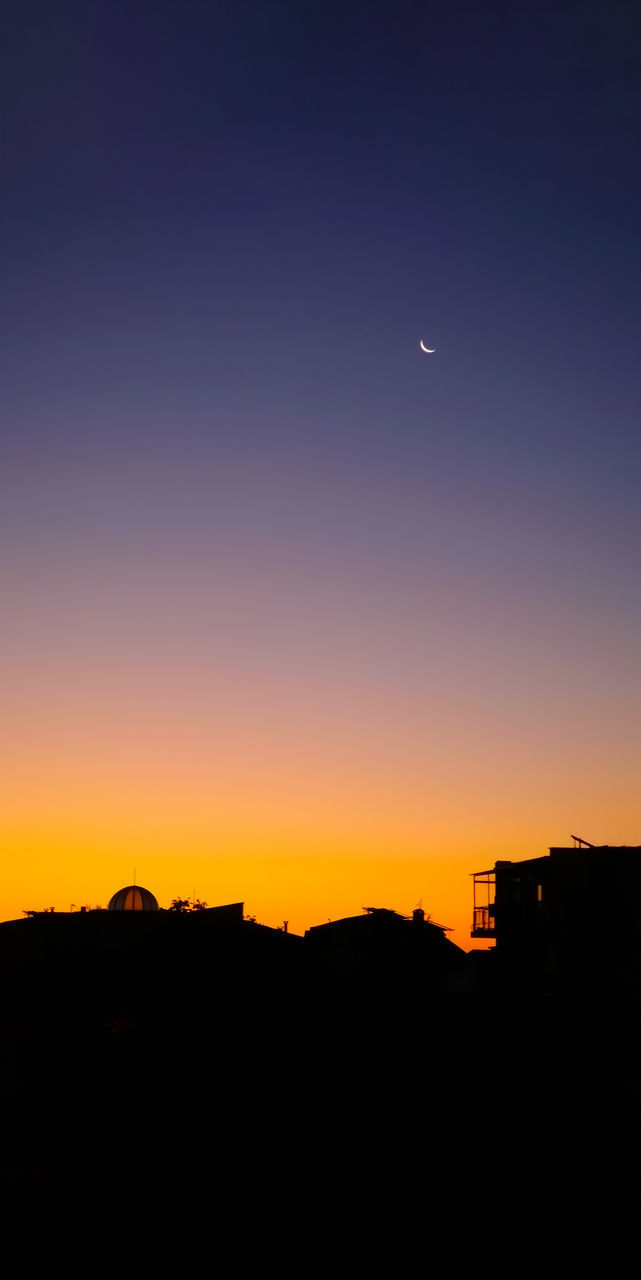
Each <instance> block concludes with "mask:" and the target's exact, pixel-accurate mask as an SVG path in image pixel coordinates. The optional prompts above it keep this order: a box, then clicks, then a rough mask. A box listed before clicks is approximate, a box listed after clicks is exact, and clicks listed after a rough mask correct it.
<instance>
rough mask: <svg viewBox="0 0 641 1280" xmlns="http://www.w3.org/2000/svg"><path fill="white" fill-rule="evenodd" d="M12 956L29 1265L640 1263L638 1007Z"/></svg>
mask: <svg viewBox="0 0 641 1280" xmlns="http://www.w3.org/2000/svg"><path fill="white" fill-rule="evenodd" d="M14 951H15V954H13V953H12V955H9V953H8V952H7V950H6V949H5V954H4V955H3V956H2V957H0V958H1V959H2V960H3V966H4V967H3V972H4V979H5V1000H4V1010H5V1012H4V1018H3V1035H2V1042H1V1051H2V1073H3V1089H2V1097H3V1114H2V1147H1V1164H0V1178H1V1183H0V1195H1V1198H2V1206H3V1216H4V1223H5V1225H4V1229H3V1255H4V1257H5V1259H7V1257H8V1255H9V1252H10V1251H13V1252H14V1253H15V1254H16V1255H17V1258H18V1265H19V1267H20V1272H21V1273H22V1274H34V1275H46V1274H48V1273H49V1272H50V1271H52V1270H53V1269H54V1267H57V1265H58V1264H59V1263H62V1265H63V1268H64V1270H65V1272H67V1273H70V1272H73V1273H74V1274H75V1273H76V1272H78V1273H82V1274H87V1275H97V1276H102V1275H114V1274H120V1275H123V1274H124V1275H129V1274H132V1275H133V1274H141V1273H142V1274H145V1275H146V1274H150V1275H173V1276H191V1275H199V1276H200V1275H207V1276H209V1275H212V1276H214V1275H216V1276H223V1277H224V1276H230V1277H233V1276H262V1275H268V1274H270V1273H271V1272H272V1271H280V1272H286V1273H288V1274H291V1273H298V1274H299V1275H301V1276H310V1275H314V1276H316V1275H323V1276H332V1277H334V1276H335V1277H352V1276H361V1275H362V1276H366V1275H370V1274H374V1273H376V1274H385V1275H388V1276H401V1275H405V1274H413V1275H421V1276H422V1275H425V1276H431V1275H440V1274H448V1275H458V1274H462V1273H464V1272H467V1273H469V1274H475V1275H481V1276H485V1275H494V1274H497V1273H498V1274H505V1275H511V1276H519V1275H536V1276H540V1275H544V1274H545V1273H546V1272H548V1271H550V1270H552V1269H554V1270H558V1269H560V1268H562V1269H563V1270H564V1271H566V1272H567V1274H569V1275H572V1274H575V1273H576V1272H577V1270H578V1269H580V1268H582V1267H584V1266H587V1265H588V1263H590V1262H591V1263H593V1264H596V1265H598V1266H599V1267H602V1269H603V1270H604V1271H607V1272H608V1273H610V1274H618V1273H619V1272H620V1271H621V1270H622V1265H621V1264H622V1262H623V1258H624V1257H625V1253H626V1250H627V1248H628V1247H629V1245H630V1244H634V1243H635V1233H636V1221H637V1203H638V1193H639V1168H638V1166H639V1152H640V1150H641V1145H640V1141H639V1140H640V1137H641V1125H640V1118H641V1101H640V1096H639V1070H638V1057H637V1051H636V1048H635V1047H634V1046H635V1040H636V1030H637V1022H638V1007H637V1002H636V1000H634V999H632V997H630V996H628V997H624V996H623V995H621V994H620V993H619V994H618V995H616V994H615V993H608V994H607V995H604V994H603V993H601V994H600V995H599V997H598V999H597V998H596V997H595V998H594V999H592V998H591V997H590V994H589V993H588V992H582V993H579V992H577V991H574V992H573V993H566V994H565V995H561V994H560V993H558V992H557V993H556V994H552V995H551V994H549V993H548V994H543V993H538V994H537V993H536V992H535V991H529V992H528V993H525V992H518V991H516V990H512V991H511V992H510V991H508V990H507V989H505V988H503V989H501V988H498V987H497V986H496V985H495V984H493V983H492V982H489V983H487V984H486V985H483V984H481V985H479V986H478V988H477V989H476V990H450V991H443V990H439V989H438V988H436V987H432V989H430V988H429V984H428V988H427V989H426V988H425V984H424V983H423V982H419V981H417V980H416V979H415V978H413V977H412V975H407V974H406V975H405V978H404V980H402V981H401V980H400V979H399V975H398V973H391V974H389V973H388V974H386V973H384V972H380V971H379V972H377V973H376V974H371V973H370V974H368V973H363V972H361V973H359V974H358V975H355V974H354V973H350V974H345V973H344V972H343V973H341V972H340V971H338V970H336V969H334V970H332V971H331V972H326V971H322V972H321V971H319V970H314V969H313V968H312V967H310V966H309V965H308V966H307V967H305V965H303V964H297V965H294V966H292V965H291V964H290V963H289V960H286V959H285V958H284V956H285V952H284V949H283V948H281V951H280V952H279V953H278V954H276V953H275V952H274V951H273V949H272V950H269V948H264V950H263V952H262V953H261V950H260V947H259V948H258V949H256V948H255V949H254V951H252V953H251V955H249V954H247V955H245V956H244V957H241V956H240V955H239V953H238V952H237V951H236V952H235V951H234V948H233V947H231V949H230V947H229V946H228V945H226V944H225V941H224V940H221V942H220V944H219V945H217V946H216V947H215V948H214V949H213V951H212V949H211V947H210V946H209V944H208V949H207V952H206V953H205V952H204V951H202V950H200V949H199V948H198V947H195V948H192V949H191V950H189V948H187V950H184V951H181V952H180V957H178V956H177V955H176V954H174V953H167V952H162V954H160V953H158V952H157V951H156V952H154V950H153V948H148V947H142V948H141V949H140V950H139V951H133V952H132V951H131V949H130V950H128V951H127V952H125V953H119V954H116V955H114V956H113V957H112V958H111V960H110V961H109V964H107V965H106V964H105V963H104V957H102V958H101V959H100V960H98V959H97V958H96V956H95V955H94V956H92V955H91V954H87V955H86V957H85V962H84V963H81V962H79V957H78V953H77V951H74V952H73V954H70V953H68V952H67V951H65V950H64V948H63V949H62V950H61V951H60V952H59V953H58V954H55V953H54V951H50V953H49V954H47V953H46V948H45V949H44V951H43V949H42V948H40V949H39V951H38V953H37V955H35V956H34V955H31V954H30V953H27V952H26V951H25V949H24V948H23V949H22V951H21V953H20V954H19V955H18V951H17V950H15V949H14Z"/></svg>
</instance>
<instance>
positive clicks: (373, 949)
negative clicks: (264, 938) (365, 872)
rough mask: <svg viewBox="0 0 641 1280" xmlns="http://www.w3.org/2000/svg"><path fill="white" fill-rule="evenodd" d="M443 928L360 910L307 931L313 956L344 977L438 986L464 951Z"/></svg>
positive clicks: (419, 914) (417, 916)
mask: <svg viewBox="0 0 641 1280" xmlns="http://www.w3.org/2000/svg"><path fill="white" fill-rule="evenodd" d="M446 933H447V930H446V928H445V926H444V925H440V924H436V923H435V922H434V921H432V920H429V919H426V918H425V912H424V911H423V910H422V909H421V908H420V907H418V908H417V909H416V910H415V911H414V912H413V914H412V916H403V915H400V914H399V912H397V911H390V910H389V909H387V908H386V907H365V909H364V914H363V915H359V916H347V917H346V918H345V919H343V920H331V921H328V922H327V924H319V925H315V926H313V928H311V929H308V930H307V932H306V933H305V942H306V944H307V947H308V948H309V950H310V952H311V953H312V955H313V956H314V957H315V958H316V959H317V960H318V961H320V962H322V963H324V964H329V965H330V966H331V968H333V969H334V971H337V970H338V971H339V972H343V973H345V974H346V975H352V976H356V975H358V976H362V977H365V976H367V975H371V976H372V977H373V978H376V979H378V980H380V979H382V978H388V979H390V980H392V981H397V980H404V981H406V980H408V979H409V978H410V977H411V978H412V979H415V980H416V981H418V982H419V983H420V982H426V983H428V984H429V983H430V982H432V983H434V984H436V985H440V984H441V983H442V982H444V981H446V980H447V979H448V978H449V977H451V976H452V974H453V973H455V972H457V971H459V970H460V968H461V967H462V966H464V965H465V961H466V955H465V952H464V951H462V950H461V949H460V947H457V946H456V945H455V943H453V942H451V941H450V939H449V938H448V937H446Z"/></svg>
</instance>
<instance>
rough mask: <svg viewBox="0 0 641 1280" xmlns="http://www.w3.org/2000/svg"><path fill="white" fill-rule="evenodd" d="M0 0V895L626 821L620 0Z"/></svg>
mask: <svg viewBox="0 0 641 1280" xmlns="http://www.w3.org/2000/svg"><path fill="white" fill-rule="evenodd" d="M2 22H3V32H2V40H1V44H2V53H1V55H0V58H1V62H2V66H1V67H0V72H1V75H0V79H1V81H2V84H3V86H4V88H3V94H4V97H5V102H4V106H3V112H2V115H3V118H4V122H5V123H4V138H3V160H2V172H3V181H2V191H3V195H2V288H1V303H0V306H1V323H2V348H3V366H4V368H3V378H2V381H3V392H2V399H3V402H4V411H3V415H2V417H3V424H4V425H3V427H2V436H1V441H2V448H1V459H2V481H1V494H0V528H1V531H2V538H1V541H0V557H1V559H0V580H1V588H2V603H3V610H2V613H3V621H2V640H1V700H2V743H1V748H0V752H1V758H0V779H1V781H0V790H1V793H2V799H1V804H0V847H1V849H2V854H3V864H4V866H5V871H4V873H3V879H2V892H1V894H0V916H2V917H3V918H7V917H12V916H16V915H19V914H20V911H21V910H22V908H26V907H40V906H42V905H48V904H51V903H55V904H56V906H57V907H58V908H59V909H63V908H68V906H69V903H70V902H75V903H81V902H91V903H102V904H103V905H105V904H106V902H107V900H108V898H109V896H110V895H111V893H112V892H114V891H115V890H116V889H117V888H119V887H120V885H122V884H125V883H129V882H130V880H131V878H132V873H133V868H134V866H135V867H136V868H137V878H138V881H139V882H142V883H144V884H147V885H148V887H149V888H150V889H152V890H153V891H154V892H155V893H156V894H157V896H158V898H159V899H160V901H161V904H162V905H167V904H168V902H169V900H170V898H171V897H173V896H175V895H177V894H180V895H184V894H191V893H192V892H193V891H194V890H195V892H196V893H197V894H198V895H199V896H201V897H203V898H206V899H207V900H208V901H209V903H210V904H211V905H214V904H215V903H218V902H225V901H230V900H237V899H243V900H244V901H245V902H246V904H247V905H246V909H247V910H248V911H250V912H251V913H254V914H256V915H257V916H258V918H259V919H262V920H264V921H265V922H266V923H270V924H277V923H279V922H280V921H281V920H282V919H283V918H288V919H289V921H290V928H295V929H297V930H302V929H304V928H305V927H307V926H308V925H310V924H313V923H318V922H319V921H322V920H324V919H327V918H328V917H329V916H331V917H332V918H334V917H337V916H339V915H344V914H350V913H352V912H357V911H359V910H360V908H361V907H362V906H364V905H386V906H391V907H395V908H396V909H399V910H402V911H410V910H411V909H412V907H413V906H414V905H415V904H416V902H417V901H418V900H419V899H422V901H423V905H424V906H425V909H426V910H428V911H430V912H432V914H433V916H434V917H435V918H436V919H437V920H441V921H443V923H446V924H448V925H452V926H453V927H454V928H455V930H456V932H455V934H454V938H455V940H456V941H457V942H458V943H459V945H463V946H469V945H470V944H469V927H470V922H471V893H470V882H469V879H468V875H469V873H470V872H471V871H474V870H479V869H481V868H484V867H485V866H487V865H489V864H490V863H492V862H493V861H494V859H495V858H497V857H513V858H521V857H530V856H535V855H539V854H541V853H543V852H545V850H546V848H547V846H548V845H551V844H566V843H569V842H570V841H569V835H570V832H575V833H577V834H579V835H582V836H585V837H586V838H587V839H589V840H591V841H593V842H598V843H601V842H604V843H611V844H615V843H628V844H636V843H641V801H640V789H639V772H640V770H639V763H640V759H641V751H640V749H641V680H640V676H639V653H640V645H641V595H640V590H639V584H640V573H639V563H640V551H641V502H640V497H639V494H640V471H641V467H640V460H641V459H640V428H639V404H640V395H639V367H640V361H639V342H640V338H641V331H640V330H641V326H640V324H639V297H640V285H641V280H640V278H639V277H640V274H641V273H640V265H641V252H640V247H639V226H640V225H641V210H640V203H641V202H640V195H641V173H640V167H639V146H638V143H639V136H640V130H641V91H640V88H639V86H640V84H641V9H640V8H639V6H638V5H630V4H628V3H617V0H608V2H607V3H580V2H573V3H567V4H564V3H562V2H556V3H536V2H534V3H523V4H514V3H500V4H499V3H496V4H494V3H484V4H480V3H479V2H478V0H474V3H470V4H467V3H458V2H457V0H443V2H442V3H429V2H425V3H408V2H407V0H399V2H397V3H395V4H394V5H390V4H387V3H382V2H379V0H370V2H369V3H367V4H365V3H353V2H352V0H340V2H337V3H332V0H322V2H321V0H230V2H229V3H226V2H221V3H215V2H214V3H204V2H198V3H190V0H184V2H182V3H176V2H170V0H153V2H151V0H150V2H145V0H142V2H139V0H127V3H117V2H116V0H104V2H103V0H93V2H92V0H89V2H87V0H82V3H80V2H79V3H77V4H73V3H68V2H66V0H58V3H56V4H51V3H46V4H39V3H33V2H31V0H19V2H18V0H15V2H14V3H12V2H11V0H9V3H7V4H6V5H4V6H3V18H2ZM420 338H423V339H424V340H425V342H426V343H427V344H428V345H429V346H432V347H436V354H435V355H433V356H425V355H423V354H422V353H421V352H420V350H419V347H418V343H419V339H420Z"/></svg>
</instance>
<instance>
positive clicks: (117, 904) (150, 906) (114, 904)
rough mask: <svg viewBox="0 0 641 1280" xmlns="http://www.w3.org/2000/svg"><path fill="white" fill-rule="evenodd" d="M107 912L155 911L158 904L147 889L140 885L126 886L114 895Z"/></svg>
mask: <svg viewBox="0 0 641 1280" xmlns="http://www.w3.org/2000/svg"><path fill="white" fill-rule="evenodd" d="M107 910H108V911H157V910H158V903H157V901H156V899H155V898H154V895H153V893H150V892H149V889H143V887H142V885H140V884H128V885H126V887H125V888H124V889H119V890H118V892H117V893H114V896H113V898H111V900H110V902H109V906H108V907H107Z"/></svg>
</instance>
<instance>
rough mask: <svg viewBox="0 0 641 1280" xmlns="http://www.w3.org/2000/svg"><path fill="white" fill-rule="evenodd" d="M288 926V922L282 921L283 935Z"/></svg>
mask: <svg viewBox="0 0 641 1280" xmlns="http://www.w3.org/2000/svg"><path fill="white" fill-rule="evenodd" d="M288 924H289V920H283V933H287V926H288Z"/></svg>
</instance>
